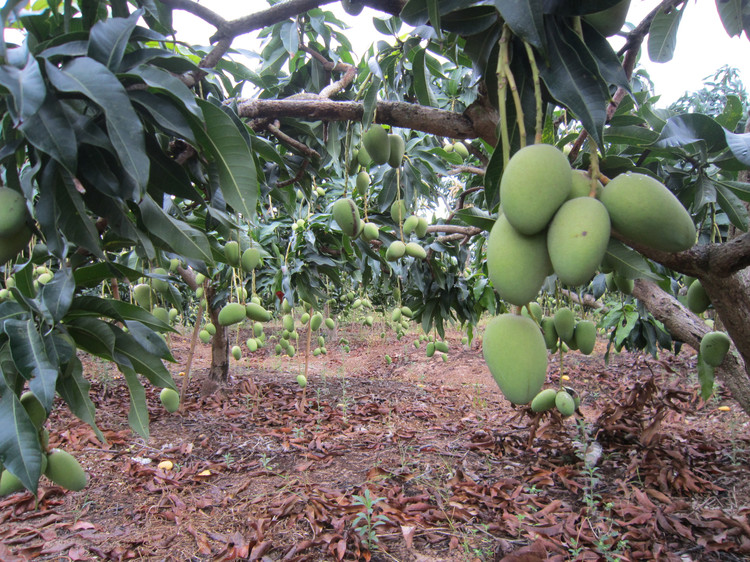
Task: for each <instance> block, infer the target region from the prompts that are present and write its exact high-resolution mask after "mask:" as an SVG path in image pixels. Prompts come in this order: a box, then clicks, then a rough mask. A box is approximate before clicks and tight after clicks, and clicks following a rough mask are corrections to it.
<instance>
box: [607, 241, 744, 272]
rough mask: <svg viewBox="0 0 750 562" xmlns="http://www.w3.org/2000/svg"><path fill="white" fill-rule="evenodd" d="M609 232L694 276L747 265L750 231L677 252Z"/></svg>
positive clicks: (645, 254) (641, 251)
mask: <svg viewBox="0 0 750 562" xmlns="http://www.w3.org/2000/svg"><path fill="white" fill-rule="evenodd" d="M612 236H613V237H614V238H617V239H618V240H621V241H622V242H624V243H625V244H627V245H628V246H630V247H631V248H633V249H634V250H636V251H637V252H639V253H640V254H642V255H644V256H645V257H647V258H649V259H651V260H653V261H655V262H658V263H660V264H662V265H663V266H665V267H668V268H669V269H673V270H674V271H679V272H680V273H684V274H685V275H691V276H693V277H704V276H706V275H711V276H713V277H719V278H721V277H729V276H730V275H732V274H733V273H736V272H737V271H740V270H741V269H744V268H746V267H747V266H749V265H750V233H745V234H743V235H742V236H738V237H736V238H733V239H732V240H730V241H728V242H723V243H721V244H701V245H697V246H693V247H692V248H690V249H689V250H685V251H684V252H676V253H668V252H662V251H659V250H654V249H653V248H649V247H648V246H643V245H641V244H636V243H633V242H632V241H630V240H627V239H625V238H623V237H622V236H621V235H620V234H619V233H617V232H615V231H612Z"/></svg>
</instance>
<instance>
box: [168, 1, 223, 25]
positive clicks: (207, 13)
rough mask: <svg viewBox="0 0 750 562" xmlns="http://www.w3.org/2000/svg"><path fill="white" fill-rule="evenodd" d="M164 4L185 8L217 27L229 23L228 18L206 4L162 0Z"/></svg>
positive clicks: (175, 7)
mask: <svg viewBox="0 0 750 562" xmlns="http://www.w3.org/2000/svg"><path fill="white" fill-rule="evenodd" d="M160 1H161V3H162V4H164V5H166V6H169V7H170V8H174V9H176V10H183V11H185V12H188V13H190V14H193V15H194V16H197V17H199V18H200V19H202V20H203V21H205V22H206V23H210V24H211V25H213V26H214V27H215V28H216V29H219V28H220V27H222V26H223V25H226V24H227V20H225V19H224V18H223V17H221V16H220V15H219V14H217V13H216V12H214V11H213V10H210V9H209V8H207V7H206V6H205V4H199V3H198V2H193V1H192V0H160Z"/></svg>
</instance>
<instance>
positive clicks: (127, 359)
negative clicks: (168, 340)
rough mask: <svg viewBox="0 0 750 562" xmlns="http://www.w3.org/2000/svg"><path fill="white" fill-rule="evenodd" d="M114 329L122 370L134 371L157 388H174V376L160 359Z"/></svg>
mask: <svg viewBox="0 0 750 562" xmlns="http://www.w3.org/2000/svg"><path fill="white" fill-rule="evenodd" d="M112 329H113V331H114V333H115V356H114V357H115V362H116V363H117V364H118V366H119V367H120V368H121V369H123V368H126V369H133V370H134V371H135V372H136V373H138V374H140V375H143V376H145V377H146V378H147V379H148V380H149V381H150V382H151V384H153V385H155V386H158V387H161V388H163V387H165V386H168V387H170V388H172V387H174V381H173V380H172V376H171V375H170V374H169V371H167V369H166V367H165V366H164V364H163V363H162V362H161V359H159V357H157V356H156V355H154V354H151V353H149V352H148V350H146V349H145V348H144V347H143V346H142V345H141V344H139V343H138V341H137V340H136V339H135V338H134V337H133V336H132V335H130V334H128V333H127V332H124V331H122V330H121V329H119V328H118V327H116V326H113V327H112ZM123 372H124V371H123Z"/></svg>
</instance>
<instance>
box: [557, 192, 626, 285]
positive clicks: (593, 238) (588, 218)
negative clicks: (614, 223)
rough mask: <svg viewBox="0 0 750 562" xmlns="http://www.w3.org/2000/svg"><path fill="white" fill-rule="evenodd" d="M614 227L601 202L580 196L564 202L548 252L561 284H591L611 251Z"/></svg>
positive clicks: (558, 214) (559, 211)
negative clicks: (607, 252) (612, 229)
mask: <svg viewBox="0 0 750 562" xmlns="http://www.w3.org/2000/svg"><path fill="white" fill-rule="evenodd" d="M610 230H611V227H610V223H609V214H608V213H607V209H606V208H605V207H604V205H602V203H601V201H598V200H597V199H594V198H593V197H578V198H576V199H571V200H570V201H567V202H565V203H563V205H562V206H561V207H560V209H559V210H558V211H557V213H555V216H554V218H553V219H552V222H551V223H550V225H549V229H548V230H547V251H548V252H549V259H550V261H551V262H552V267H553V268H554V269H555V273H557V277H558V279H560V282H562V283H564V284H565V285H570V286H573V287H575V286H577V285H583V284H584V283H588V282H589V281H590V280H591V278H592V277H593V276H594V273H596V270H597V268H598V267H599V263H600V262H601V261H602V258H603V257H604V254H605V252H606V251H607V243H608V242H609V233H610Z"/></svg>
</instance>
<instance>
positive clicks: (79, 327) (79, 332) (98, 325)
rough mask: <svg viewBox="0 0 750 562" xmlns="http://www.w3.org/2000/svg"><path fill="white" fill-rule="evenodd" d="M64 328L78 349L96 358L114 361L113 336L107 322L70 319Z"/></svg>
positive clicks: (89, 319) (95, 319)
mask: <svg viewBox="0 0 750 562" xmlns="http://www.w3.org/2000/svg"><path fill="white" fill-rule="evenodd" d="M65 327H66V328H67V330H68V333H69V334H70V335H71V337H72V338H73V339H74V340H75V342H76V345H77V346H78V347H79V348H81V349H83V350H84V351H86V352H87V353H91V354H92V355H95V356H97V357H102V358H103V359H107V360H109V361H113V360H114V352H115V334H114V332H113V331H112V328H111V327H110V325H109V324H108V323H107V322H104V321H103V320H99V319H98V318H86V317H81V318H71V319H70V320H68V321H67V322H66V323H65Z"/></svg>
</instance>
